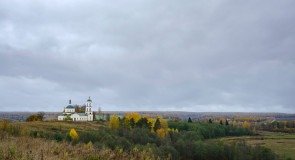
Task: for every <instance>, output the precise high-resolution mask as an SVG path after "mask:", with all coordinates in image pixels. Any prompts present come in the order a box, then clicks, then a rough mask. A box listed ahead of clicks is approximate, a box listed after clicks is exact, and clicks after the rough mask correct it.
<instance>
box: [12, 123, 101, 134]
mask: <svg viewBox="0 0 295 160" xmlns="http://www.w3.org/2000/svg"><path fill="white" fill-rule="evenodd" d="M13 124H14V125H20V126H21V128H22V129H25V130H27V131H43V132H44V133H48V132H52V133H55V132H60V133H67V132H69V131H70V130H71V129H72V128H74V129H75V130H76V131H77V132H81V131H98V130H99V127H100V126H102V125H105V124H104V123H102V124H99V123H97V122H62V121H61V122H39V121H36V122H18V123H13Z"/></svg>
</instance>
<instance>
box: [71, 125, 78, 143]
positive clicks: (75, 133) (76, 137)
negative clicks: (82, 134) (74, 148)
mask: <svg viewBox="0 0 295 160" xmlns="http://www.w3.org/2000/svg"><path fill="white" fill-rule="evenodd" d="M70 136H71V138H72V141H73V142H74V143H76V142H77V141H78V139H79V136H78V134H77V132H76V131H75V129H74V128H72V129H71V131H70Z"/></svg>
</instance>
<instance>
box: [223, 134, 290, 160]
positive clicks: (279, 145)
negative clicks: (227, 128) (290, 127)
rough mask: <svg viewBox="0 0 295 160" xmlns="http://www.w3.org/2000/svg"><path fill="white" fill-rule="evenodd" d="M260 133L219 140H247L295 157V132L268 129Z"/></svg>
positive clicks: (281, 155) (248, 142)
mask: <svg viewBox="0 0 295 160" xmlns="http://www.w3.org/2000/svg"><path fill="white" fill-rule="evenodd" d="M258 134H259V135H257V136H241V137H226V138H220V139H219V140H222V141H224V142H228V143H232V142H234V141H238V140H245V141H246V142H247V144H249V145H253V146H254V145H262V146H265V147H267V148H270V149H272V150H273V151H274V152H275V153H277V154H279V155H280V157H281V158H288V157H290V158H292V159H295V134H290V133H281V132H266V131H259V132H258Z"/></svg>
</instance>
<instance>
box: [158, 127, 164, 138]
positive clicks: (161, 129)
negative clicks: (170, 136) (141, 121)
mask: <svg viewBox="0 0 295 160" xmlns="http://www.w3.org/2000/svg"><path fill="white" fill-rule="evenodd" d="M156 132H157V134H158V135H159V136H160V137H161V139H164V138H165V136H166V132H165V130H164V129H163V128H160V129H158V130H157V131H156Z"/></svg>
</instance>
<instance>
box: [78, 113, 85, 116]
mask: <svg viewBox="0 0 295 160" xmlns="http://www.w3.org/2000/svg"><path fill="white" fill-rule="evenodd" d="M77 114H78V115H79V116H87V115H86V114H85V113H77Z"/></svg>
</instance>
